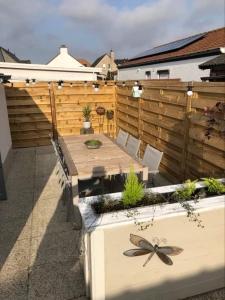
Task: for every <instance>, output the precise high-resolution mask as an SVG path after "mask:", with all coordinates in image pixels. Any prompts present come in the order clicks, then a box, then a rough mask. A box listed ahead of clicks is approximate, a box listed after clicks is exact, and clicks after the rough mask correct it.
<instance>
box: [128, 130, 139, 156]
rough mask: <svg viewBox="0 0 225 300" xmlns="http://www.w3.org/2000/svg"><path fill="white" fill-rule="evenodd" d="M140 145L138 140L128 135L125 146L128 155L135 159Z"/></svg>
mask: <svg viewBox="0 0 225 300" xmlns="http://www.w3.org/2000/svg"><path fill="white" fill-rule="evenodd" d="M140 144H141V141H140V140H138V139H136V138H135V137H133V136H132V135H129V137H128V140H127V145H126V149H127V152H128V153H129V154H130V155H132V156H135V157H137V154H138V150H139V147H140Z"/></svg>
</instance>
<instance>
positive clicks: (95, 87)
mask: <svg viewBox="0 0 225 300" xmlns="http://www.w3.org/2000/svg"><path fill="white" fill-rule="evenodd" d="M93 87H94V90H95V92H98V91H99V84H98V83H95V84H93Z"/></svg>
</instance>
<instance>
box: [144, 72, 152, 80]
mask: <svg viewBox="0 0 225 300" xmlns="http://www.w3.org/2000/svg"><path fill="white" fill-rule="evenodd" d="M145 79H151V71H146V72H145Z"/></svg>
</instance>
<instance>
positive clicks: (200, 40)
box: [119, 27, 225, 69]
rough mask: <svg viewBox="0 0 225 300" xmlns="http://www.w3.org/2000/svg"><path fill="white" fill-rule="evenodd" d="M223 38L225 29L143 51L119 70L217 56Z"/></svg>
mask: <svg viewBox="0 0 225 300" xmlns="http://www.w3.org/2000/svg"><path fill="white" fill-rule="evenodd" d="M224 37H225V27H223V28H218V29H215V30H212V31H208V32H204V33H201V34H198V35H194V36H190V37H188V38H185V39H181V40H177V41H174V42H172V43H168V44H164V45H161V46H158V47H155V48H153V49H150V50H148V51H145V52H143V53H141V54H140V55H137V56H136V57H134V58H132V59H129V60H128V61H127V62H125V63H123V64H122V65H121V66H119V69H122V68H128V67H134V66H140V65H148V64H153V63H160V62H165V61H173V60H181V59H188V58H193V57H198V56H204V55H213V54H214V55H215V54H219V53H220V51H219V48H220V47H223V46H224Z"/></svg>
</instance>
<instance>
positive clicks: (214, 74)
mask: <svg viewBox="0 0 225 300" xmlns="http://www.w3.org/2000/svg"><path fill="white" fill-rule="evenodd" d="M199 68H200V69H201V70H207V69H210V74H209V76H205V77H201V79H202V81H225V54H224V53H223V54H221V55H219V56H217V57H216V58H213V59H210V60H208V61H206V62H205V63H203V64H201V65H199Z"/></svg>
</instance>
